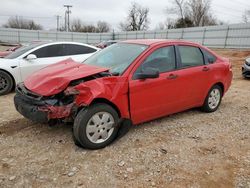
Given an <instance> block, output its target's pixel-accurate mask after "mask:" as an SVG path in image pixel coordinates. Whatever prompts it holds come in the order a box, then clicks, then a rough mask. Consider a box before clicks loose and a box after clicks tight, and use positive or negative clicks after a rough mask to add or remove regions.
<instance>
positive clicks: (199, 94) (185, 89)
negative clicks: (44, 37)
mask: <svg viewBox="0 0 250 188" xmlns="http://www.w3.org/2000/svg"><path fill="white" fill-rule="evenodd" d="M126 43H136V44H145V45H149V48H148V49H147V50H146V51H145V52H143V53H142V54H141V55H140V56H139V57H138V58H137V59H135V61H134V62H133V63H132V64H131V66H130V67H129V68H128V69H127V70H126V71H125V72H124V74H123V75H122V76H111V77H102V78H98V79H94V80H91V81H87V82H83V83H81V84H79V85H77V86H74V87H70V88H69V89H67V90H66V91H65V92H66V93H67V92H76V93H77V91H79V93H78V94H76V95H75V101H74V104H75V105H76V106H86V105H91V103H92V102H93V101H94V100H96V99H105V100H107V101H109V102H110V103H112V104H113V105H114V106H116V108H117V109H118V110H119V112H120V116H121V118H129V119H131V120H132V122H133V123H134V124H138V123H142V122H145V121H149V120H152V119H155V118H158V117H162V116H165V115H169V114H173V113H176V112H179V111H183V110H186V109H189V108H193V107H199V106H202V104H203V102H204V100H205V98H206V95H207V93H208V91H209V89H210V88H211V87H212V86H213V85H214V84H216V83H220V84H222V85H223V87H224V93H225V92H226V91H227V90H228V88H229V86H230V85H231V81H232V70H231V64H230V63H229V62H228V60H227V59H224V58H222V57H219V56H218V55H216V54H215V53H213V52H211V51H210V50H209V49H207V48H205V47H202V46H200V45H198V44H195V43H191V42H183V41H169V40H132V41H126ZM168 45H177V46H178V45H191V46H195V47H199V48H201V49H205V50H207V51H209V52H210V53H212V54H213V55H214V56H216V57H217V60H216V62H215V63H213V64H208V65H202V66H197V67H189V68H186V69H179V70H174V71H170V72H165V73H161V74H160V76H159V78H156V79H146V80H133V79H132V76H133V74H134V72H135V71H136V69H137V68H138V67H139V65H140V64H141V63H142V62H143V61H144V60H145V59H146V58H147V57H148V56H149V55H150V54H151V53H152V52H153V51H155V50H156V49H158V48H160V47H163V46H168ZM103 71H107V69H105V68H100V67H93V66H89V65H84V64H78V63H75V62H73V61H72V60H65V61H63V62H60V63H57V64H55V65H51V66H49V67H47V68H45V69H43V70H41V71H38V72H37V73H35V74H33V75H32V76H30V77H29V78H28V79H27V80H26V81H25V86H26V87H27V88H28V89H29V90H31V91H33V92H35V93H38V94H40V95H43V96H51V95H54V94H57V93H59V92H61V91H64V90H65V89H66V88H67V87H68V85H69V83H70V81H72V80H75V79H79V78H84V77H87V76H90V75H94V74H96V73H100V72H103ZM170 75H177V79H167V77H169V76H170ZM49 110H50V111H51V114H50V117H51V118H59V117H60V118H63V117H68V116H69V114H70V106H66V107H62V108H60V107H55V108H54V107H49ZM59 114H61V115H59Z"/></svg>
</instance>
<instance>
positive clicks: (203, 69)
mask: <svg viewBox="0 0 250 188" xmlns="http://www.w3.org/2000/svg"><path fill="white" fill-rule="evenodd" d="M209 70H210V68H208V67H203V68H202V71H204V72H207V71H209Z"/></svg>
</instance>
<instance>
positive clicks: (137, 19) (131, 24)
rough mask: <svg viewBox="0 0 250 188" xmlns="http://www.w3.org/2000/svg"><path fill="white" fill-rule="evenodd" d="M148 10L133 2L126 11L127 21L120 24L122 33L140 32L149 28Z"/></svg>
mask: <svg viewBox="0 0 250 188" xmlns="http://www.w3.org/2000/svg"><path fill="white" fill-rule="evenodd" d="M148 13H149V8H147V7H142V6H141V5H139V4H137V3H135V2H133V3H132V4H131V7H130V9H129V11H128V17H127V20H126V21H124V22H121V23H120V28H121V30H123V31H141V30H147V29H148V28H149V19H148Z"/></svg>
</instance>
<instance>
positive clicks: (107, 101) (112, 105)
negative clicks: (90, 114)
mask: <svg viewBox="0 0 250 188" xmlns="http://www.w3.org/2000/svg"><path fill="white" fill-rule="evenodd" d="M97 103H105V104H108V105H110V106H111V107H112V108H114V109H115V111H116V112H117V113H118V116H119V118H120V117H121V112H120V110H119V108H118V107H117V105H115V104H114V103H113V102H111V101H109V100H107V99H105V98H95V99H94V100H92V101H91V103H90V104H89V106H91V105H94V104H97Z"/></svg>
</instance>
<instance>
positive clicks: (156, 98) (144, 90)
mask: <svg viewBox="0 0 250 188" xmlns="http://www.w3.org/2000/svg"><path fill="white" fill-rule="evenodd" d="M146 67H151V68H154V69H158V71H159V72H160V76H159V78H154V79H144V80H140V79H134V78H132V79H131V80H130V82H129V99H130V112H131V118H132V121H133V123H135V124H138V123H142V122H145V121H149V120H152V119H155V118H158V117H161V116H164V115H167V114H171V113H174V112H177V111H179V110H180V109H182V108H183V102H184V101H183V100H185V99H184V98H183V92H184V91H185V87H184V85H183V84H182V82H180V79H179V75H178V71H177V70H176V53H175V47H174V46H165V47H160V48H158V49H155V50H154V51H153V52H152V53H151V54H150V55H149V56H148V57H146V58H145V59H144V60H142V62H141V64H140V66H139V67H138V68H137V69H136V70H135V71H134V72H133V73H132V74H133V75H135V74H136V73H137V72H140V71H141V70H142V69H143V68H144V69H145V68H146Z"/></svg>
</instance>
